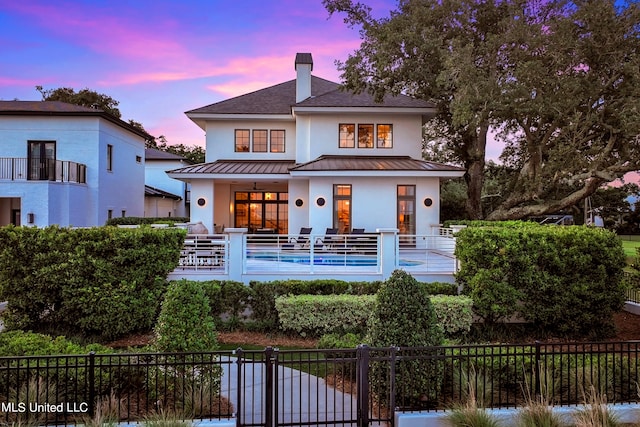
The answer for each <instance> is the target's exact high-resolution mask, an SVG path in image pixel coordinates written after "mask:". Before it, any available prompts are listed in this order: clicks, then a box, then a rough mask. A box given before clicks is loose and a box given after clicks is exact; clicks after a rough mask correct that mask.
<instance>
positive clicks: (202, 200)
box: [196, 197, 207, 206]
mask: <svg viewBox="0 0 640 427" xmlns="http://www.w3.org/2000/svg"><path fill="white" fill-rule="evenodd" d="M196 203H197V204H198V206H204V205H206V204H207V200H206V199H205V198H204V197H200V198H199V199H198V201H197V202H196Z"/></svg>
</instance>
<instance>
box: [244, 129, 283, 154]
mask: <svg viewBox="0 0 640 427" xmlns="http://www.w3.org/2000/svg"><path fill="white" fill-rule="evenodd" d="M285 140H286V132H285V131H284V129H271V130H268V129H253V130H251V129H236V130H235V151H236V152H245V153H248V152H253V153H269V152H270V153H284V152H285V147H286V144H285Z"/></svg>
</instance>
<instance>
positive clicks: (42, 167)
mask: <svg viewBox="0 0 640 427" xmlns="http://www.w3.org/2000/svg"><path fill="white" fill-rule="evenodd" d="M0 181H55V182H76V183H80V184H85V183H86V182H87V166H86V165H83V164H82V163H76V162H72V161H68V160H55V159H31V164H29V159H27V158H24V157H0Z"/></svg>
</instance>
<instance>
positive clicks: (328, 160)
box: [168, 156, 464, 175]
mask: <svg viewBox="0 0 640 427" xmlns="http://www.w3.org/2000/svg"><path fill="white" fill-rule="evenodd" d="M349 170H359V171H363V170H368V171H381V172H382V171H427V172H452V171H453V172H458V171H464V168H461V167H458V166H451V165H445V164H442V163H436V162H429V161H426V160H418V159H414V158H411V157H409V156H321V157H318V158H317V159H315V160H312V161H310V162H307V163H301V164H297V165H296V164H295V162H294V161H293V160H217V161H215V162H211V163H201V164H198V165H193V166H186V167H184V168H179V169H174V170H171V171H168V173H171V174H212V175H233V174H245V175H251V174H254V175H258V174H288V173H289V172H290V171H291V172H319V171H349Z"/></svg>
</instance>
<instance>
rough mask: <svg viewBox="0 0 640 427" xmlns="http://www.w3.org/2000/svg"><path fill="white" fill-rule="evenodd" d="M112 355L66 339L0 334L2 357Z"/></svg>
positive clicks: (92, 346)
mask: <svg viewBox="0 0 640 427" xmlns="http://www.w3.org/2000/svg"><path fill="white" fill-rule="evenodd" d="M92 351H94V352H96V353H112V352H113V350H111V349H110V348H108V347H104V346H102V345H100V344H89V345H86V346H82V345H78V344H76V343H74V342H72V341H69V340H68V339H66V338H65V337H62V336H60V337H56V338H53V337H52V336H50V335H45V334H37V333H34V332H25V331H5V332H2V333H0V357H5V356H46V355H57V354H89V352H92Z"/></svg>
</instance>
